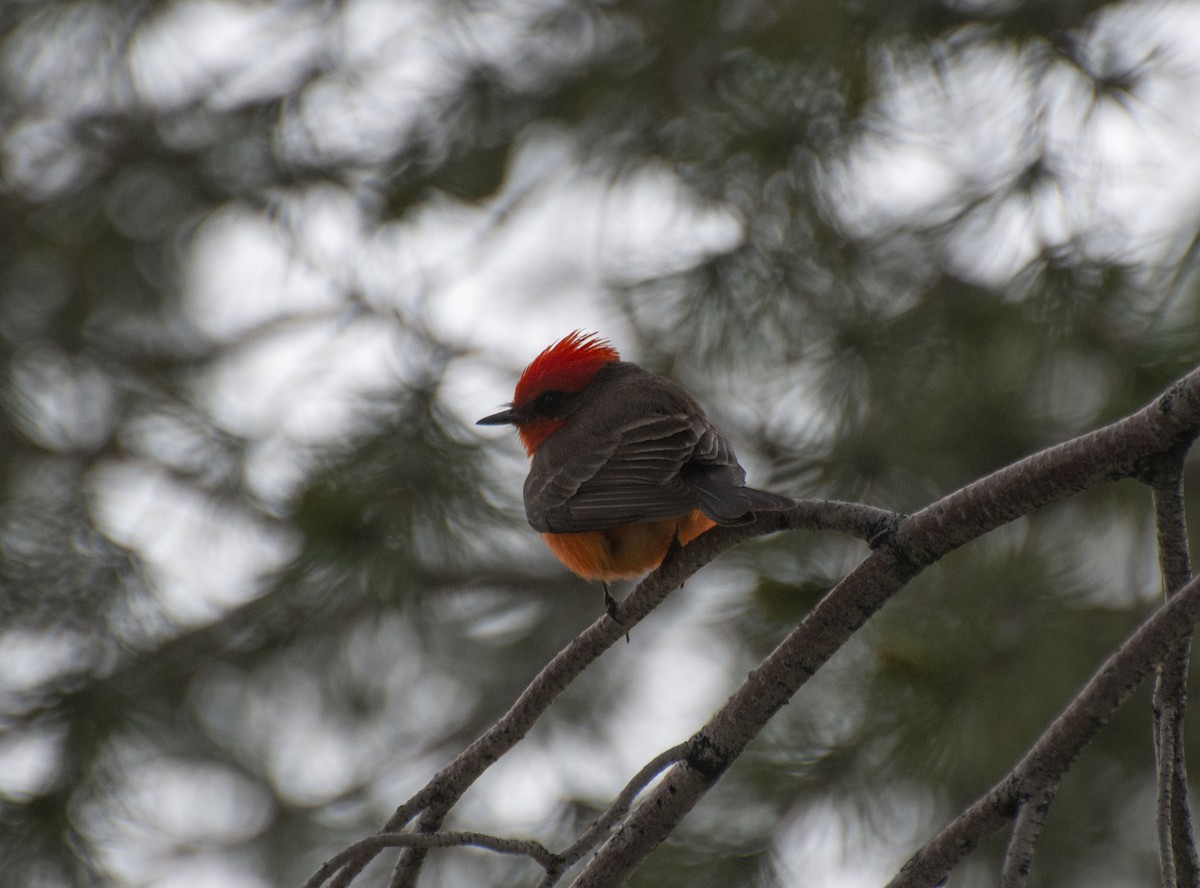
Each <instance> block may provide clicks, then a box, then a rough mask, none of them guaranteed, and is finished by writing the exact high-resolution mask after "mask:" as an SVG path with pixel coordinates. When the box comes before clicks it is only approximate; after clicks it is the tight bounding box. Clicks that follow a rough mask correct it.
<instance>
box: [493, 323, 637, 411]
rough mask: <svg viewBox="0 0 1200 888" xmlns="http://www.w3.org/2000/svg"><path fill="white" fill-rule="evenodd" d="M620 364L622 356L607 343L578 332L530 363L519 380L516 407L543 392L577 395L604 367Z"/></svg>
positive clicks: (589, 334) (595, 336)
mask: <svg viewBox="0 0 1200 888" xmlns="http://www.w3.org/2000/svg"><path fill="white" fill-rule="evenodd" d="M619 360H621V356H620V355H619V354H617V350H616V349H615V348H613V347H612V346H611V345H610V344H609V342H608V340H607V339H601V338H600V337H599V335H598V334H596V333H584V332H583V331H582V330H576V331H575V332H574V333H572V334H570V335H569V336H566V337H564V338H563V339H560V340H559V341H558V342H556V343H554V344H553V345H551V346H550V347H549V348H547V349H546V350H545V351H543V352H542V353H541V354H540V355H538V356H537V357H536V358H534V359H533V360H532V361H530V362H529V366H528V367H526V368H525V372H524V373H522V374H521V378H520V379H519V380H517V390H516V392H515V393H514V394H513V406H514V407H521V406H524V405H525V404H527V403H529V402H530V401H531V400H533V399H534V398H536V397H537V396H538V395H540V394H541V393H542V392H549V391H560V392H577V391H579V390H580V389H582V388H583V387H584V386H585V385H587V384H588V383H589V382H591V380H592V377H593V376H595V375H596V372H597V371H598V370H599V369H600V368H601V367H603V366H604V365H605V364H608V363H611V362H612V361H619Z"/></svg>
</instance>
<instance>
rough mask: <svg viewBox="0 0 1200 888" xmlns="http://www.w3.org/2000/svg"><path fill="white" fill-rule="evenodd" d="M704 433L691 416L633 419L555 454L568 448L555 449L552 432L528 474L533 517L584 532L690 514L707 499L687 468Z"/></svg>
mask: <svg viewBox="0 0 1200 888" xmlns="http://www.w3.org/2000/svg"><path fill="white" fill-rule="evenodd" d="M564 431H566V429H563V430H561V431H560V432H559V433H558V434H557V435H555V436H554V437H555V438H557V437H558V435H561V434H562V432H564ZM574 437H575V436H572V438H574ZM699 439H700V435H699V434H698V432H697V430H696V429H695V428H693V426H692V424H691V423H689V422H688V420H687V419H686V417H683V416H652V417H646V418H644V419H639V420H634V421H632V422H628V423H626V424H624V425H622V426H621V427H619V428H615V429H612V430H610V431H609V432H608V433H607V434H603V435H600V436H592V437H591V438H590V439H589V440H587V442H586V443H587V445H588V446H587V447H586V448H580V449H572V451H571V452H570V453H569V454H567V458H563V459H556V458H554V457H555V456H557V455H560V454H561V453H562V451H563V450H565V448H562V447H559V448H554V449H552V450H547V448H548V447H549V446H550V442H551V440H553V439H548V440H547V442H546V443H545V444H543V445H542V448H541V449H539V451H538V452H537V453H536V454H534V460H533V465H532V466H531V468H530V472H529V477H528V478H526V479H525V512H526V515H527V516H528V518H529V523H530V524H531V525H533V527H534V529H536V530H539V531H542V532H543V533H545V532H552V533H576V532H579V531H584V530H602V529H604V528H606V527H614V526H616V525H618V524H627V523H629V522H631V521H654V520H657V519H659V518H671V517H674V516H676V515H685V514H687V513H688V512H690V511H692V510H693V509H695V508H697V507H698V506H699V504H700V502H699V497H698V496H697V494H696V492H695V491H694V490H693V489H692V486H691V485H690V484H689V483H688V482H687V480H685V478H684V475H683V467H684V465H685V464H686V463H687V462H688V460H689V459H691V456H692V453H693V452H694V451H695V449H696V444H697V442H698V441H699ZM556 443H571V441H570V440H569V439H562V441H561V442H556ZM539 457H541V458H539ZM551 466H554V467H555V468H553V469H552V468H550V467H551Z"/></svg>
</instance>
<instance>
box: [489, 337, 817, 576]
mask: <svg viewBox="0 0 1200 888" xmlns="http://www.w3.org/2000/svg"><path fill="white" fill-rule="evenodd" d="M479 424H480V425H512V426H515V427H516V430H517V433H518V434H519V435H520V438H521V443H522V444H523V445H524V447H525V452H526V453H528V454H529V456H530V466H529V476H528V477H527V478H526V479H525V490H524V497H525V516H526V517H527V518H528V519H529V524H530V526H532V527H533V529H534V530H536V531H538V532H539V533H541V534H542V538H543V539H544V540H545V541H546V545H548V546H549V547H550V550H551V551H552V552H553V553H554V555H555V556H556V557H557V558H558V560H559V561H561V562H562V563H563V564H565V565H566V566H567V567H569V568H570V569H571V570H572V571H574V572H575V573H577V574H579V575H580V576H581V577H585V578H587V579H589V580H603V581H608V580H619V579H630V578H633V577H636V576H639V575H641V574H644V573H647V572H648V571H651V570H653V569H654V568H656V567H658V565H659V564H661V563H662V560H663V558H664V557H665V556H666V554H667V552H668V551H669V549H670V547H671V542H672V540H674V539H675V538H676V537H678V539H679V543H680V545H687V544H688V543H689V542H691V541H692V540H694V539H695V538H696V537H697V536H699V535H700V534H701V533H703V532H704V531H706V530H708V529H709V528H710V527H713V526H715V525H717V524H721V525H731V526H732V525H738V524H745V523H746V522H748V521H752V520H754V514H755V513H756V512H761V511H772V510H780V509H787V508H791V507H792V506H794V505H795V501H794V500H791V499H789V498H788V497H784V496H779V495H777V494H774V493H768V492H767V491H764V490H755V489H754V488H751V487H747V486H746V472H745V470H744V469H743V468H742V467H741V466H740V465H739V464H738V461H737V456H736V454H735V453H734V452H733V447H732V446H731V445H730V443H729V442H728V441H727V440H725V438H724V437H723V436H722V435H721V433H720V432H718V431H717V430H716V428H715V427H714V426H713V424H712V423H711V422H710V421H709V420H708V417H706V416H705V415H704V411H703V410H702V409H701V407H700V405H699V404H698V403H697V402H696V399H695V398H693V397H692V396H691V395H690V394H689V393H688V392H687V391H686V390H684V389H683V387H682V386H680V385H679V384H678V383H676V382H673V381H671V380H669V379H666V378H664V377H662V376H658V375H656V374H654V373H651V372H649V371H648V370H644V369H642V368H641V367H639V366H637V365H636V364H632V363H628V362H625V361H622V360H621V359H620V356H619V355H618V354H617V352H616V350H615V349H613V347H612V346H610V345H609V344H608V343H607V342H606V341H605V340H603V339H599V338H598V337H596V336H594V335H587V334H584V333H581V332H578V331H577V332H575V333H572V334H571V335H569V336H567V337H566V338H564V339H562V340H560V341H559V342H556V343H554V344H553V345H552V346H550V347H549V348H547V349H546V350H545V351H543V352H542V353H541V354H539V355H538V356H537V357H536V358H534V359H533V361H532V362H531V363H530V364H529V366H528V367H526V368H525V371H524V372H523V373H522V374H521V377H520V379H519V380H518V381H517V387H516V391H515V392H514V395H513V400H512V404H511V405H509V409H507V410H502V411H501V412H499V413H494V414H492V415H491V416H485V417H484V418H483V419H481V420H479Z"/></svg>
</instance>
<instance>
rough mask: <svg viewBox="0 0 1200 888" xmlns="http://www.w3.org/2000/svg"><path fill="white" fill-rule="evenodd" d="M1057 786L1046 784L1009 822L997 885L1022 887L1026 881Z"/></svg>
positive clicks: (1007, 887) (1001, 886)
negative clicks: (1001, 869) (1010, 825)
mask: <svg viewBox="0 0 1200 888" xmlns="http://www.w3.org/2000/svg"><path fill="white" fill-rule="evenodd" d="M1057 789H1058V785H1057V784H1055V785H1054V786H1050V787H1047V788H1046V789H1045V790H1043V791H1042V793H1041V795H1040V797H1039V798H1031V799H1029V800H1028V801H1026V802H1025V803H1024V804H1022V805H1021V810H1020V812H1019V813H1018V814H1017V822H1016V823H1014V824H1013V831H1012V835H1011V836H1010V837H1009V840H1008V850H1007V852H1006V853H1005V855H1004V869H1003V871H1002V872H1001V875H1000V888H1025V886H1026V885H1027V884H1029V873H1030V871H1031V870H1032V869H1033V854H1034V851H1035V850H1036V848H1037V841H1038V839H1039V838H1041V835H1042V826H1043V825H1044V824H1045V822H1046V815H1047V814H1048V813H1049V812H1050V803H1051V802H1053V801H1054V794H1055V792H1056V791H1057Z"/></svg>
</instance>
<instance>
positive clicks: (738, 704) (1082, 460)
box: [574, 370, 1200, 888]
mask: <svg viewBox="0 0 1200 888" xmlns="http://www.w3.org/2000/svg"><path fill="white" fill-rule="evenodd" d="M1198 430H1200V370H1197V371H1193V372H1192V373H1191V374H1189V375H1188V376H1187V377H1185V378H1184V379H1182V380H1180V381H1179V382H1177V383H1175V384H1174V385H1172V386H1171V388H1170V389H1168V390H1167V391H1166V392H1165V393H1164V394H1163V395H1162V396H1161V397H1159V398H1158V399H1157V400H1155V401H1154V402H1153V403H1152V404H1150V405H1149V406H1147V407H1146V408H1144V409H1142V410H1140V411H1139V412H1138V413H1136V414H1134V415H1133V416H1130V417H1128V418H1126V419H1124V420H1121V421H1120V422H1117V423H1114V424H1112V425H1110V426H1106V427H1105V428H1103V429H1099V430H1097V431H1095V432H1092V433H1090V434H1087V435H1084V436H1082V437H1079V438H1076V439H1074V440H1071V441H1068V442H1066V443H1064V444H1060V445H1058V446H1057V447H1052V448H1050V449H1048V450H1045V451H1042V452H1041V453H1038V454H1035V455H1034V456H1031V457H1028V458H1027V459H1024V460H1022V461H1021V462H1019V463H1016V464H1014V465H1012V466H1009V467H1007V468H1004V469H1001V470H1000V471H998V472H995V473H993V474H992V475H989V476H988V477H986V478H984V479H982V480H980V481H977V482H975V483H973V484H971V485H969V486H967V487H965V488H963V489H962V490H959V491H957V492H956V493H953V494H951V495H950V496H947V497H945V498H944V499H942V500H939V501H938V502H936V503H934V504H933V505H931V506H929V507H927V508H925V509H922V510H921V511H920V512H918V513H917V514H915V515H913V516H911V517H910V518H908V519H906V520H904V521H903V522H901V523H900V525H899V528H898V529H897V531H896V533H895V535H894V537H893V538H892V539H891V540H890V541H887V542H885V544H884V545H882V546H881V547H880V548H878V549H876V550H875V551H874V552H872V554H871V555H870V556H869V557H868V558H867V559H866V561H864V562H863V563H862V564H860V565H859V566H858V567H857V568H856V569H855V570H854V571H852V572H851V573H850V574H849V575H848V576H846V577H845V578H844V579H843V580H842V581H841V582H840V583H838V585H837V586H835V587H834V589H833V590H832V591H830V593H829V594H828V595H827V596H826V597H825V598H824V599H823V600H822V601H821V602H820V603H819V604H818V605H817V606H816V607H815V608H814V609H813V611H812V612H811V613H810V614H809V615H808V617H806V618H805V620H804V621H803V622H802V623H801V624H800V626H798V627H797V628H796V629H795V630H794V631H793V632H792V633H791V634H790V635H788V637H787V638H785V639H784V640H783V641H782V642H781V643H780V645H779V646H778V647H777V648H776V649H775V650H774V651H773V652H772V653H771V654H770V656H768V657H767V658H766V659H765V660H764V661H763V662H762V664H761V665H760V667H759V668H758V669H756V670H755V671H754V672H752V673H751V674H750V676H749V678H747V680H746V681H745V682H744V683H743V684H742V686H741V687H740V688H738V690H737V691H736V692H735V693H734V694H733V695H732V696H731V697H730V698H729V699H728V700H727V701H726V702H725V704H724V705H723V706H722V707H721V708H720V709H719V710H718V711H717V712H716V714H715V715H714V716H713V717H712V719H710V720H709V722H708V723H707V724H706V725H704V727H703V728H701V729H700V731H698V732H697V733H696V734H695V735H694V736H693V738H692V740H691V744H692V750H693V751H692V755H690V756H689V757H688V759H687V760H686V762H684V763H682V764H680V765H678V766H676V767H674V768H672V769H671V770H670V771H669V772H668V773H667V775H666V776H665V777H664V779H663V781H662V782H661V783H660V784H659V785H658V787H657V788H656V789H655V790H654V791H653V792H652V793H650V795H649V796H648V797H647V798H646V799H645V800H644V801H643V803H642V804H641V805H640V806H639V807H638V808H637V809H636V810H635V811H634V812H633V813H632V814H631V815H630V817H629V819H628V820H627V821H626V823H625V824H624V826H623V827H622V828H621V830H620V831H619V832H618V833H617V834H616V835H614V836H613V838H612V839H610V840H609V842H608V843H607V844H606V845H605V846H604V847H603V848H602V849H601V850H600V852H599V853H598V854H597V855H596V857H595V858H594V859H593V860H592V861H591V862H590V863H589V865H588V866H587V867H586V868H585V869H584V870H583V872H581V873H580V875H579V877H578V878H577V879H576V881H575V882H574V885H576V886H578V888H585V886H591V888H601V886H608V885H614V884H618V883H620V882H621V880H622V879H624V878H625V877H626V876H628V874H629V873H630V872H632V871H633V869H634V868H636V867H637V865H638V864H640V863H641V861H642V860H643V859H645V857H646V856H647V855H648V854H649V853H650V852H651V851H653V850H654V848H656V847H657V846H658V844H659V843H661V842H662V841H663V840H664V839H665V838H666V837H667V836H668V835H669V834H670V833H671V831H672V830H673V829H674V828H675V827H676V826H677V825H678V823H679V822H680V820H682V818H683V817H684V815H685V814H687V812H688V811H690V810H691V809H692V807H693V806H695V804H696V803H697V802H698V801H699V800H700V798H702V797H703V796H704V794H705V793H707V792H708V790H709V789H710V788H711V787H712V785H713V784H714V783H716V781H717V780H718V779H719V778H720V776H721V774H723V773H724V771H725V769H726V768H728V767H729V765H730V764H731V763H732V762H733V761H734V759H736V758H737V756H738V755H740V754H741V752H742V750H743V749H744V748H745V746H746V744H747V743H748V742H749V741H750V740H751V738H753V737H754V736H755V735H757V733H758V732H759V731H760V730H761V729H762V727H763V726H764V725H765V724H766V723H767V721H768V720H769V719H770V718H771V717H772V716H773V715H774V714H775V713H776V712H777V711H778V710H779V709H780V707H782V706H783V705H784V704H785V703H787V701H788V700H790V699H791V697H792V695H794V694H795V693H796V691H797V690H799V688H800V687H802V686H803V685H804V683H805V682H806V681H807V680H808V679H809V677H810V676H812V675H813V674H814V673H815V672H816V671H817V669H818V668H820V667H821V666H822V665H823V664H824V663H825V662H826V661H827V660H828V659H829V658H830V657H831V656H832V655H833V653H834V652H835V651H837V649H838V648H839V647H841V645H842V644H844V643H845V642H846V641H847V640H848V639H849V638H850V636H851V635H852V634H853V633H854V632H855V630H857V629H858V627H859V626H861V625H862V624H863V623H864V622H865V621H866V620H867V619H868V618H869V617H870V616H871V615H872V614H873V613H875V611H876V610H878V609H879V608H880V607H882V606H883V604H884V603H885V602H886V601H887V600H888V598H890V597H891V596H892V595H893V594H894V593H895V592H896V591H897V590H899V589H900V588H901V587H902V586H903V585H904V584H905V583H907V582H908V581H909V580H910V579H911V578H912V577H913V576H914V575H916V574H917V573H918V572H919V571H920V570H922V569H923V568H924V567H926V566H927V565H929V564H931V563H933V562H934V561H936V560H937V559H938V558H940V557H942V556H943V555H945V554H946V553H948V552H950V551H951V550H953V549H955V548H957V547H958V546H961V545H963V544H964V543H966V542H968V541H970V540H972V539H975V538H977V537H979V536H981V535H983V534H984V533H987V532H988V531H990V530H993V529H995V528H997V527H999V526H1001V525H1003V524H1005V523H1007V522H1008V521H1011V520H1013V519H1014V518H1017V517H1019V516H1021V515H1024V514H1026V513H1028V512H1031V511H1033V510H1034V509H1037V508H1039V507H1040V506H1044V505H1047V504H1049V503H1052V502H1056V501H1058V500H1061V499H1065V498H1066V497H1068V496H1070V495H1072V494H1074V493H1077V492H1078V491H1080V490H1083V489H1085V488H1087V487H1090V486H1092V485H1095V484H1097V483H1100V482H1102V481H1107V480H1114V479H1117V478H1123V477H1131V476H1134V475H1137V474H1138V473H1139V472H1140V471H1141V469H1142V467H1144V466H1145V465H1146V464H1148V463H1150V462H1152V461H1154V460H1155V458H1157V457H1159V456H1160V455H1162V454H1164V453H1167V452H1171V451H1174V450H1177V449H1179V448H1182V447H1184V446H1186V445H1187V444H1188V443H1190V442H1191V441H1192V440H1193V439H1194V438H1195V437H1196V434H1197V432H1198Z"/></svg>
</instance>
